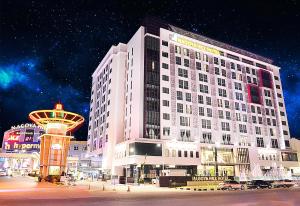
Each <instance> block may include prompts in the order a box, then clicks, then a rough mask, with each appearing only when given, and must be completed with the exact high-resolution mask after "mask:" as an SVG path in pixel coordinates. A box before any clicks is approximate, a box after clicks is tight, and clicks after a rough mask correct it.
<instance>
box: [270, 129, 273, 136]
mask: <svg viewBox="0 0 300 206" xmlns="http://www.w3.org/2000/svg"><path fill="white" fill-rule="evenodd" d="M270 136H274V132H273V129H272V128H270Z"/></svg>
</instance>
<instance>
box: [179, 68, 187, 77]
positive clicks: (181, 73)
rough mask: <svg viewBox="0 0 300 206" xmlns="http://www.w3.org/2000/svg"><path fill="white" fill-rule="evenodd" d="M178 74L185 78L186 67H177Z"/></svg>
mask: <svg viewBox="0 0 300 206" xmlns="http://www.w3.org/2000/svg"><path fill="white" fill-rule="evenodd" d="M178 76H180V77H185V78H187V77H188V71H187V70H186V69H182V68H178Z"/></svg>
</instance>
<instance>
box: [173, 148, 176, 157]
mask: <svg viewBox="0 0 300 206" xmlns="http://www.w3.org/2000/svg"><path fill="white" fill-rule="evenodd" d="M172 157H176V150H174V149H173V150H172Z"/></svg>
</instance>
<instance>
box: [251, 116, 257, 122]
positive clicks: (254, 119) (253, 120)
mask: <svg viewBox="0 0 300 206" xmlns="http://www.w3.org/2000/svg"><path fill="white" fill-rule="evenodd" d="M252 122H253V124H256V123H257V121H256V116H252Z"/></svg>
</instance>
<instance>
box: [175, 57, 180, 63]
mask: <svg viewBox="0 0 300 206" xmlns="http://www.w3.org/2000/svg"><path fill="white" fill-rule="evenodd" d="M175 59H176V64H178V65H181V58H180V57H175Z"/></svg>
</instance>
